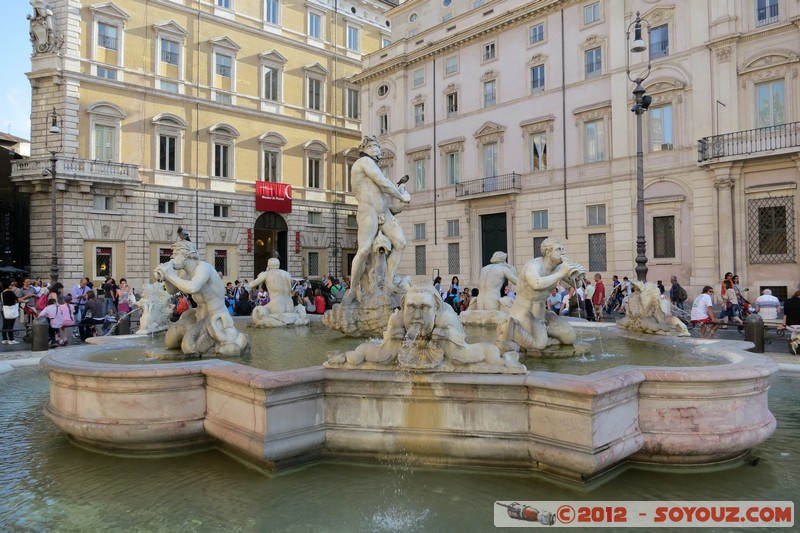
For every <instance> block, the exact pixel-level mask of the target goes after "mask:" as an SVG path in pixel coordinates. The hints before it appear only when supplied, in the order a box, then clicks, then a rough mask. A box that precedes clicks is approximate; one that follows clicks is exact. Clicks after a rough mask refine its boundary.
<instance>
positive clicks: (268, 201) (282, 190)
mask: <svg viewBox="0 0 800 533" xmlns="http://www.w3.org/2000/svg"><path fill="white" fill-rule="evenodd" d="M256 211H268V212H270V213H291V212H292V186H291V185H289V184H288V183H273V182H271V181H257V182H256Z"/></svg>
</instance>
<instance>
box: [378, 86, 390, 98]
mask: <svg viewBox="0 0 800 533" xmlns="http://www.w3.org/2000/svg"><path fill="white" fill-rule="evenodd" d="M387 94H389V86H388V85H386V84H385V83H382V84H381V85H379V86H378V96H380V97H381V98H383V97H384V96H386V95H387Z"/></svg>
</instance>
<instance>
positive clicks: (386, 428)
mask: <svg viewBox="0 0 800 533" xmlns="http://www.w3.org/2000/svg"><path fill="white" fill-rule="evenodd" d="M620 334H621V335H630V336H632V337H636V338H641V336H638V335H636V334H630V333H620ZM649 340H652V342H653V343H654V348H653V349H658V346H659V343H661V342H674V340H673V339H670V340H668V339H662V338H655V339H649ZM684 342H686V343H687V345H700V346H702V347H704V348H705V350H706V351H707V352H708V353H709V354H710V355H716V356H724V357H725V358H726V359H727V360H728V361H729V362H728V363H726V364H721V365H714V366H703V367H672V368H665V367H643V366H621V367H617V368H613V369H607V370H603V371H600V372H595V373H593V374H588V375H584V376H573V375H566V374H557V373H549V372H528V373H527V374H526V375H482V374H472V375H465V374H444V373H429V374H416V373H404V372H393V371H363V370H337V369H325V368H322V367H312V368H304V369H299V370H288V371H280V372H270V371H265V370H259V369H255V368H252V367H247V366H244V365H241V364H237V363H233V362H229V361H222V360H203V361H192V362H176V363H160V364H156V365H146V366H143V365H120V364H107V363H97V362H91V361H87V360H86V359H85V357H86V356H88V355H89V354H90V352H92V351H93V350H94V351H97V350H100V351H102V350H108V347H99V348H91V349H87V350H86V351H83V352H72V353H70V352H67V351H64V352H54V353H52V354H50V355H48V356H47V357H45V358H44V359H43V360H42V365H43V366H44V367H45V368H47V370H48V373H49V377H50V402H49V403H48V405H47V407H46V408H45V411H46V414H47V416H48V417H49V418H50V419H51V420H52V421H53V422H54V423H55V424H56V425H57V426H58V427H59V428H61V429H62V430H63V431H65V432H66V433H67V434H69V435H70V437H71V438H72V439H73V440H75V441H77V442H78V443H79V444H81V445H83V446H86V447H90V448H96V449H100V450H104V451H110V452H120V453H125V454H132V453H140V454H152V453H173V452H186V451H190V450H202V449H207V448H209V447H212V446H216V447H219V448H221V449H223V450H225V451H226V452H228V453H230V454H232V455H235V456H237V457H240V458H242V459H244V460H246V461H248V462H250V463H253V464H255V465H257V466H260V467H261V468H263V469H265V470H275V469H279V468H283V467H285V466H289V465H294V464H297V463H301V462H307V461H311V460H314V459H317V458H320V457H327V458H355V459H359V460H364V461H379V460H384V459H390V458H398V459H401V460H402V461H404V462H409V463H416V464H428V465H457V466H465V467H477V466H480V467H494V468H501V469H514V470H525V471H538V472H543V473H547V474H551V475H555V476H559V477H564V478H569V479H576V480H588V479H591V478H593V477H595V476H597V475H599V474H601V473H602V472H604V471H606V470H608V469H611V468H613V467H614V466H616V465H619V464H621V463H624V462H625V461H628V460H634V461H638V462H656V463H666V464H704V463H711V462H717V461H724V460H727V459H730V458H733V457H737V456H739V455H742V454H744V453H745V452H747V450H749V449H750V448H752V447H753V446H755V445H757V444H759V443H761V442H763V441H764V440H766V439H767V438H768V437H769V436H770V435H771V434H772V432H773V431H774V430H775V419H774V417H773V416H772V414H771V413H770V412H769V409H768V406H767V392H768V389H769V376H770V375H771V374H773V373H775V372H776V371H777V365H775V364H774V363H773V362H772V361H770V360H769V359H767V358H765V357H762V356H759V355H756V354H750V353H748V352H746V351H744V349H746V348H748V347H750V346H751V345H750V344H749V343H745V342H734V341H701V340H698V339H687V340H685V341H684Z"/></svg>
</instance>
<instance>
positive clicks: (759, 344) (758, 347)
mask: <svg viewBox="0 0 800 533" xmlns="http://www.w3.org/2000/svg"><path fill="white" fill-rule="evenodd" d="M744 340H746V341H750V342H752V343H753V344H755V347H754V348H752V349H751V350H750V351H751V352H753V353H764V320H763V319H762V318H761V317H760V316H759V315H758V314H757V313H752V314H750V315H748V316H747V318H745V319H744Z"/></svg>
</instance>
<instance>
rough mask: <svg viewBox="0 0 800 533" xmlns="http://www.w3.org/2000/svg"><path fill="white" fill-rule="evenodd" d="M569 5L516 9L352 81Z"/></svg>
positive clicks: (557, 2)
mask: <svg viewBox="0 0 800 533" xmlns="http://www.w3.org/2000/svg"><path fill="white" fill-rule="evenodd" d="M571 2H574V0H551V1H550V2H548V3H547V4H546V5H544V6H542V5H540V2H530V3H529V4H528V5H525V6H522V7H520V8H519V9H514V10H510V11H508V12H506V13H503V14H501V15H499V16H498V17H495V18H493V19H490V20H487V21H485V22H482V23H479V24H476V25H474V26H472V27H470V28H467V29H466V30H464V31H462V32H459V33H456V34H454V35H452V36H447V37H444V38H442V39H440V40H438V41H435V42H431V43H430V44H429V45H428V46H426V47H424V48H420V49H417V50H414V51H413V52H408V53H405V54H400V55H398V56H397V57H395V58H392V59H390V60H389V61H387V62H386V63H382V64H381V65H378V66H375V67H372V68H369V69H365V70H364V71H363V72H362V73H361V74H358V75H356V76H354V78H353V81H354V82H355V83H363V82H366V81H370V80H374V79H377V78H382V77H385V76H387V75H388V74H390V73H391V72H394V71H396V70H399V69H402V68H405V67H407V66H409V65H412V64H415V63H420V62H423V61H427V60H428V59H431V58H434V57H437V56H440V55H444V54H447V53H448V52H450V51H451V50H453V49H455V48H460V47H462V46H463V45H465V44H467V43H469V42H471V41H475V40H477V39H482V38H484V37H486V36H487V35H491V34H495V33H500V32H502V31H503V30H505V29H506V28H508V27H510V26H516V25H519V24H521V23H523V22H525V21H526V20H529V19H531V18H535V17H540V16H543V15H545V14H547V13H550V12H551V11H554V10H556V9H558V8H560V7H561V6H563V5H564V4H568V3H571ZM438 28H439V26H436V27H435V28H434V29H438ZM424 35H425V34H422V37H420V35H415V36H414V40H415V41H417V40H419V39H420V38H422V39H424V38H425V37H424ZM408 40H409V39H404V40H401V41H398V42H397V43H395V44H393V45H392V46H399V45H400V43H402V42H403V41H408ZM380 53H385V50H379V51H377V52H373V54H380ZM373 54H370V55H373Z"/></svg>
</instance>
